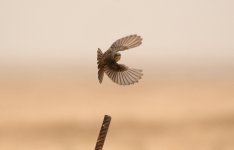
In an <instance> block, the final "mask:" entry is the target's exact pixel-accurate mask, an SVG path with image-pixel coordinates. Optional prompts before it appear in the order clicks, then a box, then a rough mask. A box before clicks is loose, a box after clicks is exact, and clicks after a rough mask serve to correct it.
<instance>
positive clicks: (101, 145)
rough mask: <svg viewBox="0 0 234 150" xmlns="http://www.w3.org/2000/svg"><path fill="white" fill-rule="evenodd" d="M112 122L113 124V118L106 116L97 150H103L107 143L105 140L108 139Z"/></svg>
mask: <svg viewBox="0 0 234 150" xmlns="http://www.w3.org/2000/svg"><path fill="white" fill-rule="evenodd" d="M110 122H111V116H108V115H105V117H104V120H103V123H102V127H101V130H100V132H99V135H98V139H97V143H96V146H95V150H102V148H103V145H104V143H105V139H106V135H107V132H108V128H109V125H110Z"/></svg>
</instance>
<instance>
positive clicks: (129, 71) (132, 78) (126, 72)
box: [104, 63, 143, 85]
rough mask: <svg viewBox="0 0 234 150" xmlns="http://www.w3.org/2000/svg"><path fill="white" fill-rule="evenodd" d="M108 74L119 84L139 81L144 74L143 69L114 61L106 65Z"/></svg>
mask: <svg viewBox="0 0 234 150" xmlns="http://www.w3.org/2000/svg"><path fill="white" fill-rule="evenodd" d="M104 71H105V73H106V75H107V76H108V77H109V78H110V79H111V80H112V81H113V82H115V83H117V84H119V85H130V84H134V83H136V82H138V80H140V79H141V76H143V73H142V70H140V69H133V68H128V67H127V66H125V65H123V64H118V63H114V64H112V65H106V66H105V67H104Z"/></svg>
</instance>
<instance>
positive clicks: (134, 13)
mask: <svg viewBox="0 0 234 150" xmlns="http://www.w3.org/2000/svg"><path fill="white" fill-rule="evenodd" d="M233 8H234V1H232V0H98V1H95V0H66V1H65V0H40V1H36V0H33V1H32V0H21V1H18V0H1V1H0V67H4V68H11V67H13V68H14V66H17V67H42V68H43V67H48V66H52V67H54V66H56V67H64V66H65V67H66V66H75V67H78V68H79V67H86V66H87V67H91V68H96V51H97V48H98V47H99V48H101V49H102V50H104V51H105V50H106V49H107V48H108V47H109V46H110V45H111V44H112V43H113V42H114V41H115V40H117V39H119V38H121V37H123V36H126V35H129V34H139V35H141V36H142V37H143V44H142V45H141V46H140V47H138V48H135V49H131V50H129V51H126V52H123V53H122V54H123V55H122V61H121V62H122V63H128V64H129V65H131V66H133V67H135V66H136V68H137V67H138V68H143V69H144V68H152V67H153V68H154V69H155V70H158V69H167V68H168V70H170V69H174V70H178V69H180V68H183V67H186V68H192V69H195V70H196V69H197V68H198V69H199V68H201V69H203V70H207V69H210V68H216V67H217V68H218V69H222V71H224V72H225V71H226V72H230V71H231V72H232V71H233V69H234V42H233V41H234V9H233ZM232 74H233V73H232Z"/></svg>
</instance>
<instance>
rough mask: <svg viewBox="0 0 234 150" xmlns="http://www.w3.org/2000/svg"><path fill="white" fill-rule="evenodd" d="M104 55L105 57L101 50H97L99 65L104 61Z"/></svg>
mask: <svg viewBox="0 0 234 150" xmlns="http://www.w3.org/2000/svg"><path fill="white" fill-rule="evenodd" d="M102 55H103V53H102V51H101V49H100V48H98V50H97V61H98V63H100V61H101V59H102Z"/></svg>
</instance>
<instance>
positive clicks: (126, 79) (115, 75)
mask: <svg viewBox="0 0 234 150" xmlns="http://www.w3.org/2000/svg"><path fill="white" fill-rule="evenodd" d="M142 40H143V39H142V38H141V36H138V35H137V34H133V35H129V36H125V37H123V38H120V39H118V40H116V41H115V42H114V43H113V44H112V45H111V46H110V48H109V49H108V50H107V51H106V52H105V53H103V52H102V50H101V49H100V48H98V50H97V65H98V80H99V83H100V84H101V83H102V81H103V77H104V73H105V74H106V75H107V76H108V77H109V78H110V79H111V80H112V81H113V82H114V83H116V84H119V85H132V84H134V83H137V82H138V81H139V80H140V79H141V78H142V76H143V73H142V70H141V69H134V68H129V67H128V66H126V65H124V64H119V63H118V61H119V60H120V59H121V54H120V53H119V52H120V51H125V50H128V49H131V48H135V47H137V46H139V45H141V44H142Z"/></svg>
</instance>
